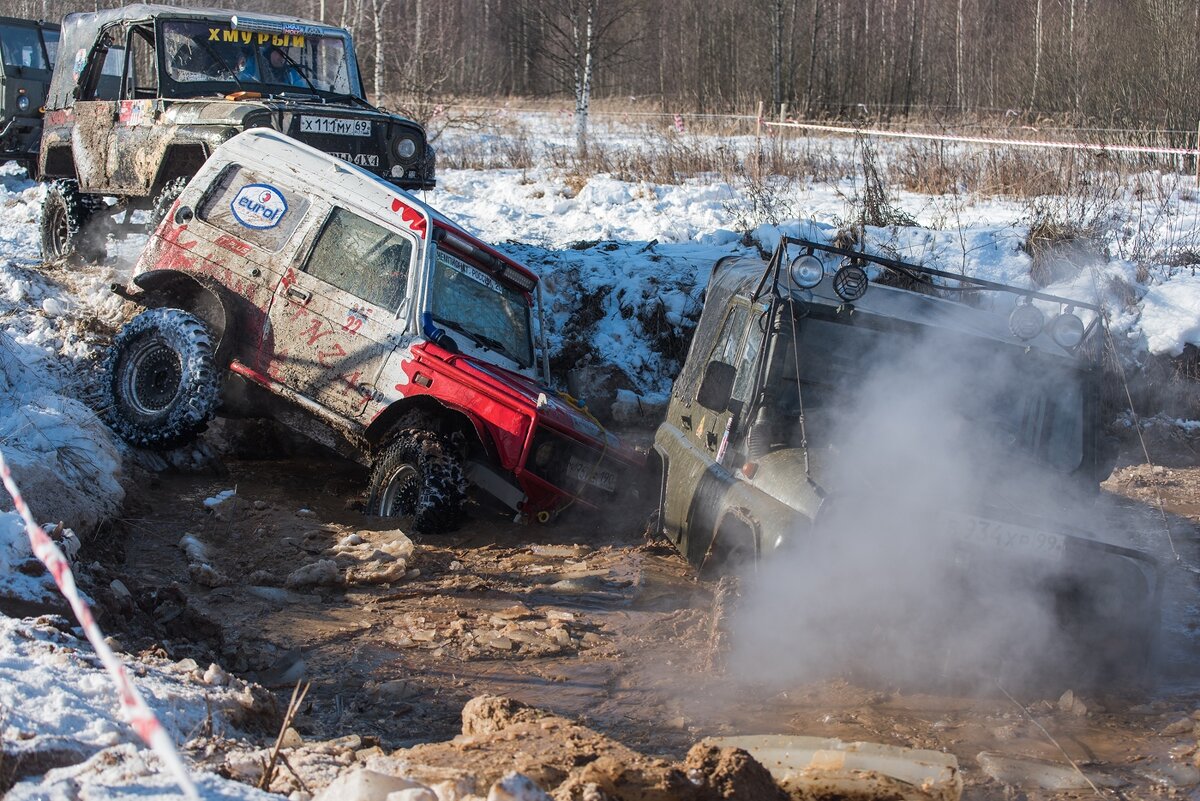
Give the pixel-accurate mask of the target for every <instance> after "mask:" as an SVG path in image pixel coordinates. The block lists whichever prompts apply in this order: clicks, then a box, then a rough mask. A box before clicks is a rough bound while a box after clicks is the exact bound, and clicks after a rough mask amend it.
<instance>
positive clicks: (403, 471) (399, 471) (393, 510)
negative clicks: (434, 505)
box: [379, 464, 421, 517]
mask: <svg viewBox="0 0 1200 801" xmlns="http://www.w3.org/2000/svg"><path fill="white" fill-rule="evenodd" d="M420 481H421V476H420V474H419V473H418V472H417V468H415V467H413V466H412V465H410V464H402V465H399V466H397V467H396V469H394V470H393V471H392V472H391V474H390V475H389V476H388V477H387V480H386V481H385V482H384V485H383V493H382V494H381V495H380V498H379V514H380V515H381V516H382V517H399V516H402V515H410V514H412V513H413V512H414V511H415V510H416V508H417V495H418V492H419V490H420Z"/></svg>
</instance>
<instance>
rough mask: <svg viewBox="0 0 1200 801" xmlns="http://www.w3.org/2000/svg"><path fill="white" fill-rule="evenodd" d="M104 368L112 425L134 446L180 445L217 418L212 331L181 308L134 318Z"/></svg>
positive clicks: (217, 377)
mask: <svg viewBox="0 0 1200 801" xmlns="http://www.w3.org/2000/svg"><path fill="white" fill-rule="evenodd" d="M104 368H105V377H104V387H103V391H104V401H105V406H106V408H107V412H106V413H107V418H108V424H109V426H110V427H111V428H112V429H113V431H115V432H117V434H119V435H120V437H121V438H122V439H124V440H125V441H126V442H128V443H130V444H131V445H138V446H141V447H146V448H158V449H166V448H172V447H175V446H177V445H181V444H183V443H185V442H187V441H189V440H191V439H192V438H193V437H195V436H196V435H197V434H198V433H200V432H201V431H203V430H204V428H205V427H206V426H207V424H208V421H209V420H211V419H212V418H213V416H214V415H215V414H216V410H217V405H218V403H219V401H220V370H219V369H218V365H217V364H216V358H215V354H214V345H213V337H212V333H211V332H210V331H209V329H208V326H207V325H205V324H204V322H203V321H202V320H200V318H198V317H196V316H195V315H193V314H190V313H188V312H186V311H183V310H182V309H167V308H163V309H149V310H147V311H144V312H142V313H141V314H139V315H138V316H137V317H134V318H133V319H132V320H130V321H129V323H128V324H126V326H125V327H124V328H122V329H121V332H120V333H119V334H117V336H116V338H115V339H113V344H112V348H111V350H110V351H109V355H108V359H107V360H106V362H105V365H104Z"/></svg>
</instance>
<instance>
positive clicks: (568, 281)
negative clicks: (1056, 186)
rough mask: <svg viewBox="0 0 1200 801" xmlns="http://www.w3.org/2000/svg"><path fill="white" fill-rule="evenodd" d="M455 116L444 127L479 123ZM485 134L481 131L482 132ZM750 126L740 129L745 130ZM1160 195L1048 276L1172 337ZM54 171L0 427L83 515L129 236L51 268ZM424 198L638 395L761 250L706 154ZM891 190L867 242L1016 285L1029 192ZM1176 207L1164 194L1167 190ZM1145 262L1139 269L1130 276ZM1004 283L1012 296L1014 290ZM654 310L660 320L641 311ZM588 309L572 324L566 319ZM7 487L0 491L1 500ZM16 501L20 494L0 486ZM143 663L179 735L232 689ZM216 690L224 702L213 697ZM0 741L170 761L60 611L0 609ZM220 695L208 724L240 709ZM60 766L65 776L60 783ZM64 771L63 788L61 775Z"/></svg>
mask: <svg viewBox="0 0 1200 801" xmlns="http://www.w3.org/2000/svg"><path fill="white" fill-rule="evenodd" d="M566 125H567V124H566V121H564V120H562V119H560V118H557V117H554V116H553V115H548V116H547V117H546V118H544V119H540V120H533V121H532V122H530V123H529V128H528V130H529V131H530V132H531V135H533V136H536V137H541V139H540V141H541V144H542V146H546V145H554V144H559V143H563V142H566V141H568V132H567V127H566ZM599 135H600V136H602V137H603V141H604V142H605V143H606V144H607V145H608V146H628V147H637V146H639V144H638V141H637V135H636V132H633V131H631V130H628V129H622V128H620V127H617V128H614V129H610V130H608V131H602V132H601V133H600V134H599ZM486 136H487V135H485V134H479V133H465V132H460V131H454V130H450V131H448V132H446V134H445V135H444V136H443V138H442V140H441V146H442V147H450V148H453V147H456V146H463V145H464V144H469V143H470V142H469V139H470V138H471V137H475V138H476V139H482V138H485V137H486ZM476 144H478V143H477V142H476ZM750 145H751V143H749V142H747V141H746V140H745V139H743V140H739V141H737V142H733V143H731V147H732V148H734V149H738V150H742V151H744V150H745V149H746V148H747V147H749V146H750ZM804 146H806V147H810V148H816V149H820V148H828V149H829V150H830V151H831V154H830V157H831V158H839V159H842V160H844V161H846V162H847V163H850V161H852V159H851V156H852V152H851V151H852V146H851V145H850V144H848V143H846V142H837V141H832V140H817V141H814V142H810V143H807V144H806V145H804ZM1171 180H1172V186H1173V187H1174V188H1173V189H1172V191H1171V194H1170V196H1169V197H1168V198H1167V199H1166V200H1165V201H1164V203H1163V204H1159V205H1158V206H1156V210H1155V211H1153V212H1151V211H1147V210H1145V206H1144V204H1142V203H1140V202H1139V201H1138V200H1137V199H1135V198H1134V197H1133V196H1132V195H1131V196H1130V200H1129V202H1128V203H1127V204H1125V205H1124V206H1123V207H1121V208H1119V209H1117V210H1116V213H1115V214H1114V215H1113V216H1112V218H1111V227H1110V228H1109V229H1108V230H1107V232H1106V236H1107V237H1108V243H1107V244H1108V245H1109V250H1110V251H1111V252H1112V255H1113V257H1111V258H1108V259H1103V260H1101V259H1097V260H1096V261H1095V263H1094V264H1092V265H1090V266H1089V267H1088V268H1086V269H1084V270H1082V271H1081V272H1079V273H1078V274H1077V275H1075V276H1074V277H1073V278H1071V279H1069V280H1068V281H1066V282H1065V283H1063V284H1059V285H1055V286H1052V287H1049V288H1048V290H1049V291H1053V292H1057V293H1058V294H1063V295H1068V296H1078V297H1081V298H1082V299H1085V300H1093V299H1095V300H1100V301H1102V302H1104V303H1106V304H1107V305H1108V307H1109V310H1110V313H1111V318H1112V323H1113V329H1114V332H1115V333H1116V334H1117V336H1118V337H1120V338H1122V339H1123V340H1124V341H1125V342H1126V344H1127V345H1128V346H1129V351H1130V352H1131V353H1139V352H1141V353H1147V352H1149V353H1155V354H1168V355H1177V354H1178V353H1180V352H1181V351H1182V349H1183V348H1184V346H1185V345H1186V344H1188V343H1191V344H1193V345H1197V344H1200V277H1197V276H1196V275H1194V271H1193V270H1192V269H1190V268H1178V267H1171V266H1169V265H1167V264H1161V265H1155V264H1150V265H1149V268H1148V269H1146V265H1142V266H1143V270H1142V271H1141V272H1139V270H1138V266H1137V265H1135V264H1134V263H1133V262H1132V261H1131V260H1129V259H1127V258H1121V257H1120V256H1121V254H1122V253H1125V252H1127V248H1126V247H1125V246H1126V245H1128V243H1129V242H1130V241H1131V240H1132V239H1134V238H1136V237H1143V238H1144V237H1151V238H1152V239H1153V241H1155V242H1156V243H1158V244H1159V245H1160V246H1161V249H1162V250H1163V251H1164V252H1166V251H1167V250H1169V249H1170V247H1169V246H1170V245H1171V244H1172V242H1173V241H1175V240H1178V241H1189V242H1190V241H1191V240H1192V238H1194V237H1195V236H1196V234H1197V230H1198V229H1200V204H1198V203H1197V201H1196V194H1197V193H1196V187H1195V182H1194V181H1192V180H1191V179H1189V178H1177V179H1176V178H1173V179H1171ZM861 190H862V179H861V176H856V175H853V174H850V175H847V176H845V177H843V178H841V179H838V180H836V181H833V182H818V181H802V182H798V183H795V184H791V185H789V186H788V187H787V189H786V191H785V192H784V193H783V194H782V195H781V196H780V197H779V198H777V201H778V202H779V203H781V204H782V205H783V206H784V207H786V208H788V209H790V210H791V212H792V213H791V215H790V216H791V217H792V220H791V221H790V222H785V223H784V224H782V225H768V224H765V223H761V222H759V223H757V224H755V225H754V226H753V228H754V230H753V231H752V232H751V233H752V235H753V239H754V240H756V241H757V244H758V246H760V247H762V248H764V249H767V250H769V249H770V248H772V247H773V246H774V244H775V242H776V241H778V237H779V236H780V235H781V234H790V235H794V236H797V235H798V236H806V237H809V238H824V239H829V238H831V237H832V236H833V235H834V234H835V232H836V231H837V230H838V228H839V227H840V226H841V225H842V224H843V223H844V222H845V221H847V220H853V219H854V216H855V213H854V198H856V197H857V196H858V195H859V194H860V193H861ZM43 194H44V190H43V188H42V187H41V186H40V185H39V184H36V183H34V182H32V181H29V180H27V179H26V178H24V177H23V175H21V174H20V172H19V170H17V169H16V168H15V167H14V166H13V165H8V166H7V167H3V168H0V448H2V449H3V451H4V453H5V455H6V457H7V458H8V459H9V460H10V462H11V463H12V465H13V467H14V472H15V473H16V475H17V478H18V480H19V481H20V482H21V483H22V484H24V485H25V487H26V489H27V492H28V494H29V496H30V497H29V500H30V502H31V505H32V507H33V512H34V515H35V516H36V517H37V518H38V519H39V520H43V521H47V522H50V521H58V520H63V521H65V522H66V523H67V524H68V525H72V526H76V527H89V526H91V525H93V524H94V523H95V522H96V521H97V520H99V519H101V518H103V517H104V516H105V515H108V514H111V513H112V512H114V511H115V510H116V509H117V508H118V507H119V504H120V502H121V500H122V494H123V491H122V487H121V484H120V448H119V447H118V445H117V444H116V443H115V442H114V441H113V438H112V437H111V435H109V433H108V432H107V430H106V429H105V428H104V426H103V424H102V423H100V422H99V420H98V419H97V417H96V415H95V414H94V413H93V412H92V411H91V410H90V409H89V408H88V406H87V405H86V404H85V403H83V402H81V401H80V399H83V400H88V399H90V398H91V397H92V394H91V391H90V388H89V381H90V380H91V378H92V376H93V375H94V368H95V363H96V359H97V358H98V356H99V355H100V352H101V348H102V347H103V343H104V341H105V339H106V329H111V328H112V327H113V326H115V325H117V324H119V323H120V321H121V319H122V314H123V312H122V308H121V304H120V302H119V301H118V300H117V299H116V298H115V297H114V296H112V295H110V294H108V293H107V291H106V287H107V285H108V283H109V282H110V281H112V280H113V279H114V278H120V277H121V275H122V274H123V273H124V272H125V271H127V270H128V267H129V264H130V262H131V257H132V255H133V254H135V253H136V251H137V247H138V244H139V243H138V242H137V241H130V242H127V243H124V244H122V245H121V246H120V247H119V248H114V252H115V253H117V254H118V258H117V260H116V263H115V264H114V265H110V266H103V267H91V268H86V269H80V270H74V271H67V270H66V269H65V268H58V269H48V270H43V269H42V268H41V266H40V259H39V256H38V254H39V247H38V239H37V225H36V221H37V216H38V212H39V207H40V203H41V199H42V197H43ZM426 199H427V200H428V201H429V202H430V203H431V204H432V205H434V206H435V207H437V208H439V209H440V210H441V211H443V212H444V213H445V214H447V215H448V216H450V217H452V218H455V219H457V220H459V221H460V222H461V223H463V224H464V225H465V226H466V227H467V228H468V229H470V230H473V231H475V232H476V233H478V234H479V235H480V236H482V237H483V238H484V239H487V240H490V241H493V242H495V243H496V244H497V245H498V246H499V247H501V248H502V249H504V250H506V251H507V252H509V253H511V254H513V255H514V256H516V257H518V258H520V259H522V260H524V261H526V262H527V263H529V264H530V265H531V266H532V267H534V269H536V270H537V271H538V272H539V273H541V274H542V275H543V277H544V278H545V289H546V307H547V316H548V330H549V334H550V338H551V344H552V347H553V348H561V347H562V346H563V344H564V341H565V338H567V337H571V336H574V337H578V336H580V335H581V334H582V335H583V336H585V337H587V338H588V339H589V340H590V344H591V346H592V347H593V349H594V352H595V353H596V354H599V355H600V356H601V357H602V358H603V359H604V360H606V361H609V362H611V363H614V364H616V365H617V366H619V367H620V368H621V369H622V370H623V371H624V372H625V373H626V375H627V376H628V377H629V378H630V380H631V381H632V383H633V385H634V388H635V389H636V390H637V391H638V392H639V393H641V394H642V395H643V396H645V397H646V398H647V399H649V400H651V401H654V400H662V399H664V398H665V397H666V395H667V393H668V392H669V390H670V385H671V380H672V377H673V371H674V369H676V367H677V363H676V362H675V361H673V360H672V357H671V356H670V354H664V353H662V352H660V351H661V350H662V349H661V347H660V348H658V349H655V348H654V347H652V341H653V340H655V339H656V338H661V334H662V332H661V331H653V330H649V329H650V328H651V327H652V325H664V324H665V325H669V326H673V327H676V328H680V329H682V328H683V327H684V325H685V322H686V321H687V320H688V319H689V318H690V319H694V318H695V316H696V315H697V313H698V312H699V309H700V307H701V293H702V291H703V289H704V285H705V281H706V280H707V276H708V274H709V270H710V269H711V267H712V265H713V263H714V262H715V261H716V260H717V259H718V258H720V257H722V256H725V255H728V254H733V253H753V252H755V247H754V245H753V244H747V240H746V239H745V238H744V237H743V232H742V231H739V230H737V225H736V224H735V222H734V218H735V217H737V216H738V215H739V214H741V215H742V218H743V219H751V217H749V216H747V215H746V214H745V213H744V212H739V209H743V210H744V209H745V207H746V205H747V201H746V196H745V192H744V187H742V186H740V185H735V184H730V183H728V182H726V181H723V180H721V179H719V178H716V177H713V176H701V177H695V178H692V179H688V180H686V181H684V182H683V183H681V184H671V185H658V184H651V183H645V182H637V183H630V182H626V181H620V180H617V179H615V178H613V177H610V176H605V175H600V176H595V177H592V178H590V179H589V180H587V181H586V183H584V184H583V185H582V187H579V186H578V184H577V182H575V181H573V180H570V179H569V177H568V176H566V175H564V174H563V173H562V172H561V171H557V170H554V169H549V168H539V169H532V170H517V169H507V170H493V171H474V170H446V169H443V170H442V171H441V173H440V175H439V186H438V188H437V189H436V190H434V191H432V192H429V193H427V195H426ZM894 201H895V203H896V205H898V206H899V207H900V208H901V209H902V210H904V211H905V212H907V213H908V214H909V215H910V216H911V217H912V218H913V219H915V220H916V222H917V225H916V226H910V227H905V228H870V227H868V228H867V229H866V231H865V245H866V247H867V248H868V249H871V250H874V251H883V252H887V253H889V254H890V255H897V256H900V257H902V258H906V259H911V260H916V261H920V262H923V263H925V264H928V265H930V266H933V267H938V268H941V269H943V270H948V271H956V272H957V271H961V272H964V273H966V274H969V275H973V276H976V277H980V278H985V279H990V280H994V281H1001V282H1005V283H1010V284H1016V285H1019V286H1027V285H1029V282H1030V277H1029V274H1030V266H1031V261H1030V257H1029V255H1028V254H1027V253H1026V252H1025V251H1024V250H1023V244H1024V242H1025V240H1026V238H1027V235H1028V221H1027V219H1026V212H1027V208H1028V207H1027V204H1023V203H1021V202H1018V201H1013V200H997V199H991V198H978V197H970V196H967V195H963V194H956V195H951V196H928V195H918V194H914V193H910V192H900V193H898V194H897V195H896V196H895V198H894ZM1164 208H1165V209H1167V212H1168V213H1165V214H1164V213H1163V212H1162V209H1164ZM1139 278H1140V280H1139ZM1007 302H1009V303H1011V302H1012V301H1011V299H1007ZM581 304H598V306H599V308H598V309H597V310H596V313H595V314H594V317H595V322H594V323H592V324H590V325H589V326H586V327H584V328H583V329H582V331H580V330H576V329H573V328H572V325H573V324H574V323H576V322H577V321H578V314H579V311H580V307H581ZM650 320H653V321H655V322H654V323H650V322H648V321H650ZM576 328H578V326H576ZM2 508H6V506H5V503H4V502H0V509H2ZM7 508H11V507H7ZM29 558H30V552H29V547H28V543H27V542H26V541H25V538H24V534H23V532H22V530H21V527H20V525H19V523H18V520H17V518H16V515H15V514H13V513H11V512H0V593H2V594H7V595H10V596H11V595H17V596H20V597H25V598H29V599H31V600H44V599H46V598H47V597H48V593H50V592H51V590H49V589H48V586H47V584H46V582H45V581H43V580H39V579H32V578H30V577H28V576H26V575H24V574H22V573H20V572H19V571H17V570H16V567H17V566H18V565H20V564H21V563H23V562H25V561H27V560H28V559H29ZM133 670H134V672H135V674H137V676H138V679H137V680H138V683H139V685H140V686H141V687H142V688H143V690H144V691H145V693H146V694H147V695H148V696H149V700H150V702H151V704H152V705H153V706H154V707H155V708H156V709H157V710H158V712H159V713H160V715H161V716H162V718H163V719H164V722H165V723H166V724H167V726H168V728H169V730H170V731H171V732H172V734H173V736H175V738H176V740H177V741H180V742H182V741H184V740H186V739H188V738H189V737H192V736H195V735H196V734H197V732H198V731H199V730H200V729H201V728H203V727H204V725H205V721H206V720H208V714H209V713H208V707H209V706H210V705H212V706H216V707H218V708H219V707H221V705H222V704H224V705H225V706H226V707H228V708H229V709H231V710H235V711H236V709H238V708H241V706H243V705H242V704H241V703H240V700H239V698H240V697H241V696H239V693H241V692H243V691H244V688H241V689H238V688H237V687H234V688H230V687H228V686H224V685H221V684H219V683H215V682H214V680H212V677H211V676H210V677H208V678H206V675H205V673H204V671H203V670H197V669H195V667H194V666H189V665H184V666H178V665H175V666H172V665H170V664H157V663H155V664H147V663H144V662H140V663H134V664H133ZM214 699H216V700H217V701H219V703H214ZM0 710H2V713H3V717H2V718H0V743H3V745H4V748H5V750H6V751H8V752H9V753H10V754H12V753H14V752H13V751H12V749H13V748H15V749H17V751H18V752H20V754H22V755H24V757H23V758H25V759H29V760H31V761H32V760H35V756H34V755H36V754H42V755H43V756H44V757H46V759H47V760H49V762H50V763H51V764H53V763H54V760H53V759H52V758H51V757H50V755H52V754H58V753H60V752H61V753H66V754H68V755H75V756H68V757H64V758H63V759H62V760H61V761H60V764H68V763H70V762H72V761H78V759H82V758H85V757H88V756H92V755H98V756H94V757H93V758H92V759H91V760H90V761H89V762H87V763H85V764H83V765H77V766H74V767H64V768H61V769H58V770H52V771H50V772H49V773H47V774H45V776H44V777H43V776H41V775H40V774H41V773H42V772H44V771H35V772H34V774H33V775H32V776H31V777H30V778H28V779H26V780H25V781H24V782H22V783H21V784H20V785H18V786H17V787H16V788H15V789H14V790H13V791H12V794H11V796H10V797H12V798H21V799H25V798H44V797H64V798H65V797H79V798H89V799H97V798H103V799H109V798H125V797H129V798H132V797H138V798H155V797H160V796H163V797H165V796H167V795H170V794H171V793H172V785H171V783H170V781H169V779H166V778H164V776H162V775H161V773H160V772H159V771H157V769H156V767H155V760H154V759H153V757H150V756H148V755H147V752H144V751H141V750H139V749H138V747H137V745H136V742H137V741H136V738H135V737H134V736H133V735H132V734H131V733H130V732H129V731H128V729H127V728H126V727H125V726H124V725H123V724H121V723H119V722H118V716H117V703H116V701H115V699H114V698H113V697H112V696H111V690H110V688H109V687H108V685H107V683H106V679H105V678H104V675H103V672H102V670H101V668H100V667H99V666H98V665H97V663H96V662H95V660H94V659H92V658H91V657H90V656H89V655H88V649H87V648H86V645H84V644H83V643H82V642H81V641H80V640H78V639H76V638H74V637H73V636H72V635H70V634H64V633H62V632H61V631H58V630H56V629H55V628H54V627H53V626H50V625H47V624H45V623H38V622H33V621H28V620H27V621H16V620H10V619H7V618H0ZM223 714H224V713H222V712H220V710H219V709H218V711H217V712H215V713H214V720H215V724H210V725H217V726H225V727H229V726H232V725H234V723H233V722H234V720H235V718H236V715H226V716H225V717H222V715H223ZM70 788H75V789H74V790H71V789H70ZM201 790H202V793H203V794H204V796H205V797H206V798H214V799H215V798H247V799H249V798H258V797H265V796H264V795H263V794H261V793H258V792H257V791H254V790H251V789H250V788H249V787H246V786H244V785H239V784H236V783H232V782H228V781H226V780H223V779H218V778H217V777H215V776H211V775H210V776H207V777H206V778H205V779H204V780H203V781H202V782H201ZM72 793H73V794H72Z"/></svg>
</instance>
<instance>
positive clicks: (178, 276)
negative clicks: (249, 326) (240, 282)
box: [133, 270, 237, 368]
mask: <svg viewBox="0 0 1200 801" xmlns="http://www.w3.org/2000/svg"><path fill="white" fill-rule="evenodd" d="M133 283H134V285H136V286H137V287H138V288H139V289H141V290H142V292H143V295H142V296H141V297H140V298H139V299H138V300H139V302H140V303H141V304H142V305H144V306H146V307H147V308H157V307H160V306H175V307H178V308H181V309H183V310H184V311H189V312H191V313H192V314H194V315H196V316H197V317H199V318H200V319H201V320H203V321H204V322H205V324H206V325H208V327H209V328H210V329H212V332H213V336H214V337H216V340H217V347H216V355H217V363H218V365H220V366H221V367H222V368H223V367H225V366H226V365H227V363H228V361H229V358H228V357H229V351H230V349H231V348H232V346H233V342H234V340H235V338H236V330H237V320H236V317H235V316H234V313H233V303H232V298H230V297H228V290H226V289H225V288H224V287H222V286H220V285H219V284H217V283H216V282H213V281H206V280H204V279H201V278H197V277H196V276H194V275H190V274H189V273H185V272H182V271H180V270H150V271H149V272H144V273H142V274H140V275H138V276H135V277H134V279H133Z"/></svg>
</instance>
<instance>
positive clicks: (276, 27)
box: [229, 16, 333, 36]
mask: <svg viewBox="0 0 1200 801" xmlns="http://www.w3.org/2000/svg"><path fill="white" fill-rule="evenodd" d="M229 26H230V27H231V28H233V29H234V30H239V31H259V32H261V33H289V34H293V35H300V36H329V35H330V34H332V33H333V31H332V30H331V29H329V28H321V27H318V26H316V25H304V24H302V23H299V22H277V21H275V20H265V19H247V18H245V17H237V16H235V17H230V18H229Z"/></svg>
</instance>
